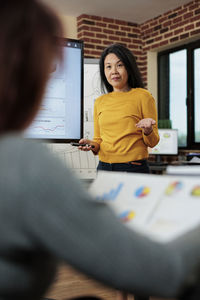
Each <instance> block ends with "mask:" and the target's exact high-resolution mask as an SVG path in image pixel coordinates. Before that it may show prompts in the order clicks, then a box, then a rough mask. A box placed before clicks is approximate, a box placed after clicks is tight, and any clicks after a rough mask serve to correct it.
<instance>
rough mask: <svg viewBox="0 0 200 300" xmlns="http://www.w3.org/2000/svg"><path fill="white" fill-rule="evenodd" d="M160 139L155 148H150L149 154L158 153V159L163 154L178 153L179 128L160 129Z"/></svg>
mask: <svg viewBox="0 0 200 300" xmlns="http://www.w3.org/2000/svg"><path fill="white" fill-rule="evenodd" d="M158 131H159V135H160V141H159V143H158V144H157V145H156V146H155V147H154V148H149V154H154V155H156V159H157V161H159V160H160V156H161V155H177V154H178V130H177V129H158Z"/></svg>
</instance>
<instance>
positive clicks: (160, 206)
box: [89, 171, 200, 242]
mask: <svg viewBox="0 0 200 300" xmlns="http://www.w3.org/2000/svg"><path fill="white" fill-rule="evenodd" d="M89 191H90V193H91V194H92V195H93V197H95V200H96V201H103V202H106V203H107V205H109V206H110V207H111V208H112V209H113V211H114V213H115V214H116V215H117V216H118V218H119V219H120V220H121V222H123V223H124V224H125V226H128V227H129V228H131V229H133V230H135V231H139V232H140V233H142V234H145V235H148V236H149V237H151V238H152V239H155V240H157V241H159V242H168V241H170V240H173V239H175V238H177V237H178V236H180V235H182V234H184V233H185V232H187V231H190V230H191V229H193V228H194V227H196V226H197V225H199V224H200V178H198V177H189V176H169V175H162V176H159V175H152V174H151V175H150V174H134V173H124V172H122V173H121V172H106V171H101V172H98V175H97V178H96V179H95V180H94V182H93V183H92V184H91V186H90V189H89Z"/></svg>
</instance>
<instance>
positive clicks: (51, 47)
mask: <svg viewBox="0 0 200 300" xmlns="http://www.w3.org/2000/svg"><path fill="white" fill-rule="evenodd" d="M0 28H1V30H0V66H1V67H0V134H1V133H4V132H7V131H15V130H22V129H25V128H26V127H27V126H28V125H29V124H30V122H31V121H32V120H33V118H34V117H35V114H36V113H37V111H38V109H39V106H40V104H41V100H42V96H43V93H44V90H45V85H46V82H47V79H48V76H49V73H50V69H51V64H52V63H53V60H54V59H59V60H60V59H61V58H62V51H61V47H59V46H58V38H57V37H58V36H61V35H62V26H61V23H60V21H59V19H58V18H57V16H56V15H55V14H54V12H52V11H51V10H50V9H49V8H47V7H46V6H45V5H44V4H41V3H40V2H39V1H37V0H20V1H2V3H1V9H0Z"/></svg>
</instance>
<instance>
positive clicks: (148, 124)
mask: <svg viewBox="0 0 200 300" xmlns="http://www.w3.org/2000/svg"><path fill="white" fill-rule="evenodd" d="M155 124H156V121H155V120H153V119H152V118H145V119H142V120H140V121H139V122H138V123H137V124H135V126H136V127H137V128H142V130H143V132H144V134H145V135H149V134H150V133H151V132H152V131H153V125H155Z"/></svg>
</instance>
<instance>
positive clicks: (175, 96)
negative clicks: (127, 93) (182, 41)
mask: <svg viewBox="0 0 200 300" xmlns="http://www.w3.org/2000/svg"><path fill="white" fill-rule="evenodd" d="M158 118H159V119H169V120H171V123H172V128H173V129H178V132H179V135H178V145H179V147H181V148H188V149H200V41H198V42H195V43H191V44H187V45H184V46H182V47H179V48H175V49H170V50H168V51H165V52H161V53H159V55H158Z"/></svg>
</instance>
